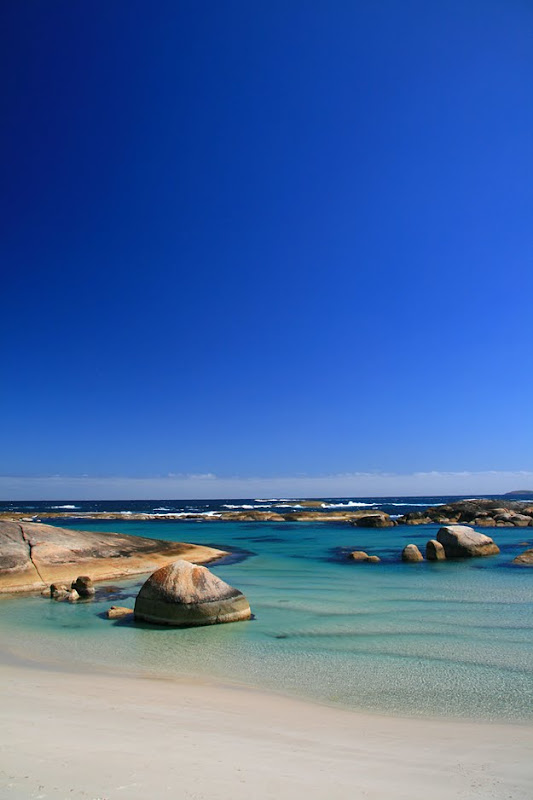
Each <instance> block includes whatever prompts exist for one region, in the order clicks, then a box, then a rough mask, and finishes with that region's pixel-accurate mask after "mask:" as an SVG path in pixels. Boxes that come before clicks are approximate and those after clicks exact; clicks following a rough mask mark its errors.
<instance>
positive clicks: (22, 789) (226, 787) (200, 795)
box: [0, 664, 533, 800]
mask: <svg viewBox="0 0 533 800" xmlns="http://www.w3.org/2000/svg"><path fill="white" fill-rule="evenodd" d="M0 685H1V695H2V696H1V700H0V703H1V708H2V729H1V740H0V745H1V746H0V787H2V788H1V789H0V794H1V797H2V798H5V800H14V799H15V798H16V800H30V798H31V799H32V800H33V799H34V798H35V800H37V799H39V800H63V799H64V798H84V800H97V799H98V800H119V799H120V798H127V800H147V798H154V799H157V800H159V798H179V800H204V799H205V800H250V798H254V800H263V799H265V800H266V799H267V798H276V800H289V798H291V800H292V799H293V798H300V797H301V798H306V800H324V798H328V800H337V799H338V800H341V799H342V800H343V799H344V798H346V800H348V798H350V800H358V798H365V800H382V799H383V800H384V799H385V798H395V799H398V800H399V799H400V798H402V799H403V798H405V800H427V798H432V800H450V798H461V800H465V799H466V798H480V799H481V798H483V800H488V798H501V800H504V798H505V800H530V798H531V796H532V795H533V758H532V754H533V728H532V727H531V726H526V725H523V726H522V725H507V724H481V723H465V722H456V721H438V720H428V721H425V720H420V719H401V718H392V717H391V718H387V717H383V716H373V715H368V714H360V713H356V712H352V711H343V710H339V709H335V708H330V707H327V706H321V705H319V704H312V703H307V702H302V701H299V700H295V699H292V698H285V697H283V696H278V695H273V694H266V693H262V692H258V691H254V690H251V689H248V688H241V687H238V686H228V685H216V684H210V683H200V682H198V683H191V682H184V681H179V680H172V681H171V680H157V679H153V678H143V677H122V676H120V675H108V674H102V673H95V674H82V673H66V672H55V671H52V670H49V669H40V668H37V667H33V666H32V667H29V666H26V665H19V664H3V665H2V666H1V667H0Z"/></svg>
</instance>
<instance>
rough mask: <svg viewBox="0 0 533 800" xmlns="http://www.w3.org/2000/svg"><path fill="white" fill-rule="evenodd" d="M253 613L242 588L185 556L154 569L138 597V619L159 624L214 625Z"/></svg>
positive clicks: (136, 602)
mask: <svg viewBox="0 0 533 800" xmlns="http://www.w3.org/2000/svg"><path fill="white" fill-rule="evenodd" d="M251 616H252V612H251V611H250V606H249V604H248V600H247V599H246V597H245V596H244V595H243V593H242V592H240V591H239V590H238V589H234V588H233V586H230V585H229V584H227V583H225V582H224V581H223V580H221V579H220V578H217V576H216V575H213V573H212V572H210V571H209V570H208V569H207V568H206V567H200V566H197V565H196V564H191V563H189V562H188V561H182V560H180V561H175V562H174V563H173V564H168V566H166V567H162V568H161V569H158V570H157V571H156V572H154V573H153V575H151V576H150V577H149V578H148V580H147V581H146V583H144V584H143V586H142V588H141V591H140V592H139V594H138V595H137V600H136V601H135V619H137V620H143V621H144V622H155V623H157V624H159V625H175V626H177V627H193V626H197V625H214V624H216V623H219V622H237V621H239V620H244V619H250V617H251Z"/></svg>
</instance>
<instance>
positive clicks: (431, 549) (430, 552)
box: [426, 539, 446, 561]
mask: <svg viewBox="0 0 533 800" xmlns="http://www.w3.org/2000/svg"><path fill="white" fill-rule="evenodd" d="M426 558H427V560H428V561H445V560H446V553H445V552H444V547H443V546H442V545H441V543H440V542H437V540H436V539H430V540H429V542H428V543H427V544H426Z"/></svg>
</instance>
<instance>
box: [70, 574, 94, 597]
mask: <svg viewBox="0 0 533 800" xmlns="http://www.w3.org/2000/svg"><path fill="white" fill-rule="evenodd" d="M72 589H76V591H77V592H78V594H79V595H80V597H92V596H93V595H94V593H95V589H94V586H93V582H92V579H91V578H89V576H88V575H79V576H78V577H77V578H76V580H75V581H72Z"/></svg>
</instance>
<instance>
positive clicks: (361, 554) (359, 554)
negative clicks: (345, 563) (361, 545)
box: [348, 550, 381, 564]
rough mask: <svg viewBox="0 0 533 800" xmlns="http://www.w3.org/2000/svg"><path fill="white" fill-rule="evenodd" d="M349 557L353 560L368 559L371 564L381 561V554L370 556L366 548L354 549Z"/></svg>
mask: <svg viewBox="0 0 533 800" xmlns="http://www.w3.org/2000/svg"><path fill="white" fill-rule="evenodd" d="M348 558H351V559H352V561H366V562H368V563H369V564H377V563H378V562H379V561H381V559H380V557H379V556H369V555H368V553H365V551H364V550H354V551H353V552H352V553H350V555H349V556H348Z"/></svg>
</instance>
